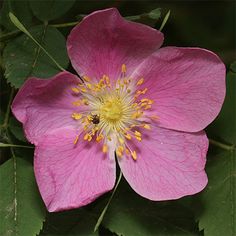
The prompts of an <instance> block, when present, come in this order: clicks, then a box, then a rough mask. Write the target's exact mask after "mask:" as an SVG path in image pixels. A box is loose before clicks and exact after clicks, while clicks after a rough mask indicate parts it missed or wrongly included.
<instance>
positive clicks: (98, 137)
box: [96, 134, 103, 143]
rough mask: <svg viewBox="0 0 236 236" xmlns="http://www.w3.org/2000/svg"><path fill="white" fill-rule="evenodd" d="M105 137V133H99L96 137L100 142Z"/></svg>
mask: <svg viewBox="0 0 236 236" xmlns="http://www.w3.org/2000/svg"><path fill="white" fill-rule="evenodd" d="M102 139H103V135H102V134H99V135H98V136H97V138H96V141H97V142H98V143H99V142H100V141H101V140H102Z"/></svg>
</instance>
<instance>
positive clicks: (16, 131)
mask: <svg viewBox="0 0 236 236" xmlns="http://www.w3.org/2000/svg"><path fill="white" fill-rule="evenodd" d="M8 126H9V129H10V131H11V133H12V134H13V135H14V136H15V137H16V138H17V139H18V140H20V141H23V142H26V139H25V135H24V132H23V128H22V124H21V123H20V122H19V121H17V120H16V119H15V118H14V117H10V120H9V124H8Z"/></svg>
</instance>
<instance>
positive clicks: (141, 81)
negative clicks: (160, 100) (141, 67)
mask: <svg viewBox="0 0 236 236" xmlns="http://www.w3.org/2000/svg"><path fill="white" fill-rule="evenodd" d="M143 82H144V79H143V78H141V79H140V80H139V81H138V82H137V83H136V85H141V84H143Z"/></svg>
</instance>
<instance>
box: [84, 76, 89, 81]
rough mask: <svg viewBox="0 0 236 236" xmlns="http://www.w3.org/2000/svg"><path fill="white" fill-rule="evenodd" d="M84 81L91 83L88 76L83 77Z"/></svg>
mask: <svg viewBox="0 0 236 236" xmlns="http://www.w3.org/2000/svg"><path fill="white" fill-rule="evenodd" d="M83 79H84V80H85V81H86V82H89V81H90V80H91V79H90V78H89V77H88V76H83Z"/></svg>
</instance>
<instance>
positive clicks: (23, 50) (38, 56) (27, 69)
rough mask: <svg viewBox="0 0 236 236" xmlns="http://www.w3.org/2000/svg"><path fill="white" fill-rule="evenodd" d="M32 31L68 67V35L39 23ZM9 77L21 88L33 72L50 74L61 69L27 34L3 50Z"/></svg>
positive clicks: (55, 57) (6, 74)
mask: <svg viewBox="0 0 236 236" xmlns="http://www.w3.org/2000/svg"><path fill="white" fill-rule="evenodd" d="M29 32H30V34H32V35H33V37H34V38H35V39H36V40H37V41H38V42H39V43H40V44H41V45H42V46H43V47H44V48H45V50H47V51H48V52H49V53H50V54H51V55H52V56H53V58H54V59H55V60H56V61H57V62H58V63H59V64H60V65H61V66H62V67H64V68H66V67H67V66H68V63H69V60H68V56H67V52H66V47H65V45H66V42H65V38H64V36H63V35H62V34H61V33H60V32H59V31H58V30H57V29H55V28H53V27H50V26H35V27H32V28H31V30H30V31H29ZM3 59H4V62H5V68H6V71H5V77H6V78H7V80H8V82H10V83H11V84H12V85H13V86H15V87H17V88H19V87H20V86H21V85H22V84H23V83H24V81H25V80H26V79H27V78H28V77H30V76H36V77H40V78H48V77H50V76H53V75H54V74H56V73H58V72H59V71H60V70H59V68H58V67H57V66H56V65H55V63H54V62H53V61H52V60H51V59H50V58H49V57H48V55H46V54H45V52H43V51H42V50H41V48H40V47H39V46H38V45H36V44H35V43H34V42H33V41H32V40H31V39H30V38H29V37H28V36H27V35H21V36H20V37H18V38H16V39H14V40H12V41H11V42H9V43H8V44H7V46H6V47H5V49H4V52H3Z"/></svg>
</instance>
